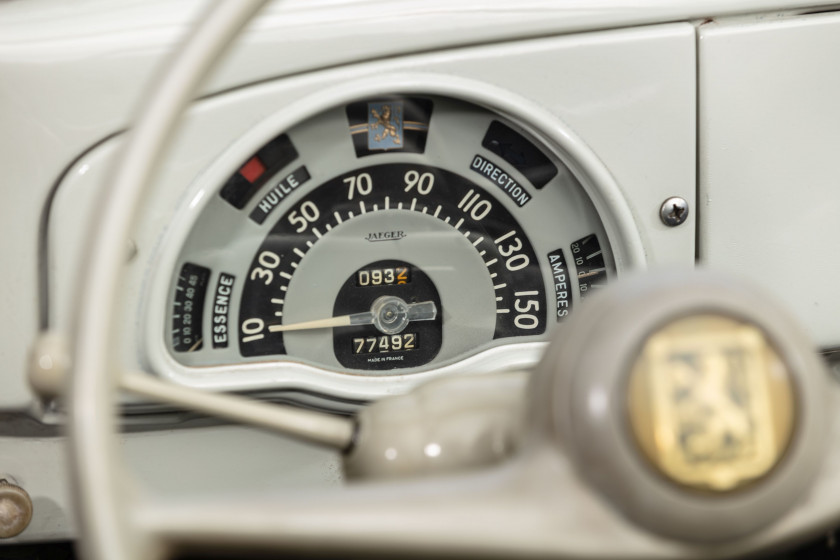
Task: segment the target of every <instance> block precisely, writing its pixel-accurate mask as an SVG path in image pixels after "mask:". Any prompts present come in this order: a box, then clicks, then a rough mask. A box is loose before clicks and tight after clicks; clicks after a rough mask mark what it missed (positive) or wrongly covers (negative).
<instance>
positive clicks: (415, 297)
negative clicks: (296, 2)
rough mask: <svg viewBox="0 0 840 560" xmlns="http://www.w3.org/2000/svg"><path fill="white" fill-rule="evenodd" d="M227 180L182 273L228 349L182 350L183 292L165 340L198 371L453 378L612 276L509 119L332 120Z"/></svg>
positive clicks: (559, 186)
mask: <svg viewBox="0 0 840 560" xmlns="http://www.w3.org/2000/svg"><path fill="white" fill-rule="evenodd" d="M220 183H221V184H222V186H221V187H220V188H219V189H218V195H217V196H216V197H214V198H213V200H212V201H211V202H210V203H209V204H208V205H207V207H206V208H205V209H204V211H203V213H202V215H201V216H200V218H199V219H198V220H197V221H196V225H195V227H194V229H193V231H192V233H191V235H190V237H189V239H188V241H187V243H186V244H185V246H184V248H183V249H182V261H181V262H183V263H191V264H190V265H189V267H192V268H187V265H186V264H185V265H183V266H184V267H185V268H184V270H186V271H187V272H190V271H194V270H199V271H201V270H204V271H206V273H205V272H202V274H200V276H201V279H200V280H201V284H202V286H205V290H206V286H214V287H215V288H214V290H215V291H213V292H211V294H209V295H208V296H207V297H206V298H205V299H206V300H207V302H206V303H205V304H204V305H205V306H206V307H208V308H210V310H209V311H207V312H205V313H204V314H203V315H202V314H201V313H200V312H199V313H198V314H197V315H195V317H196V318H197V319H198V320H203V321H204V322H205V323H206V325H205V328H204V332H206V333H208V336H209V334H210V333H215V334H218V333H220V334H219V336H220V337H222V338H223V339H224V343H221V342H220V343H219V344H216V343H215V339H214V343H213V344H212V345H211V344H204V345H201V344H199V345H197V346H196V344H195V342H193V343H192V344H187V342H185V341H184V340H183V338H181V339H179V338H176V337H177V333H174V330H173V329H176V328H177V327H178V326H180V325H181V324H180V323H178V322H177V319H176V318H175V315H176V314H177V313H176V311H177V308H178V306H179V305H183V304H184V300H183V297H184V296H182V295H180V291H179V288H180V287H182V285H183V284H184V282H185V281H184V280H179V279H176V281H174V282H173V299H172V304H171V305H172V309H171V316H172V317H173V319H172V320H171V322H170V324H171V325H172V326H171V328H170V331H172V332H170V333H169V334H170V338H169V339H170V340H172V341H173V342H172V350H173V351H174V355H175V356H176V357H177V358H178V359H179V360H180V361H182V363H184V364H185V365H188V366H202V365H222V364H226V363H227V364H234V363H239V364H244V365H245V366H247V364H248V363H250V362H265V361H279V362H284V363H302V364H308V365H315V366H319V367H321V368H324V369H328V370H334V371H340V372H348V373H365V372H368V373H369V374H377V375H381V374H383V373H388V372H393V373H411V372H414V371H425V370H428V369H430V368H432V369H433V368H435V367H443V366H448V365H452V364H454V363H457V362H458V361H460V360H463V359H465V358H468V357H470V356H472V355H474V354H476V353H478V352H482V351H484V350H488V349H491V348H494V347H501V348H506V347H510V348H512V349H515V348H516V344H518V343H520V342H532V341H540V340H545V337H546V336H547V333H548V331H549V328H550V326H551V325H553V324H556V323H557V322H559V321H562V320H563V319H564V318H565V317H566V316H567V315H568V314H569V313H570V312H571V310H572V306H573V303H574V301H575V300H576V299H579V298H580V296H581V290H585V291H588V290H590V289H591V287H592V286H593V285H594V284H597V283H599V282H601V281H602V280H604V279H606V277H607V276H608V275H609V274H612V273H613V272H612V271H613V270H614V265H613V259H612V254H611V252H610V248H609V246H608V245H606V244H602V243H601V241H599V239H600V240H606V236H605V234H604V230H603V226H602V224H601V221H600V219H599V218H598V215H597V213H596V212H595V210H594V208H593V206H592V204H591V202H590V201H589V199H588V197H587V196H586V194H585V192H584V190H583V189H582V188H581V186H580V185H579V184H578V182H577V181H576V179H575V178H574V176H572V174H571V173H570V172H569V171H568V168H567V167H566V166H565V165H564V164H563V163H562V161H560V160H559V158H557V157H556V156H555V155H554V153H553V152H552V151H551V150H550V149H549V148H547V147H546V146H543V145H541V144H540V143H539V142H537V141H535V140H534V139H533V138H532V137H530V136H529V135H528V134H527V133H526V132H524V130H523V129H522V128H521V127H519V126H517V125H516V124H515V123H512V122H509V121H506V120H504V119H502V118H501V117H499V116H497V115H495V114H493V113H491V112H489V111H487V110H485V109H481V108H479V107H476V106H473V105H469V104H466V103H461V102H457V101H453V100H449V99H444V98H433V97H398V96H382V97H377V98H374V99H368V100H360V101H355V102H352V103H350V104H348V105H346V106H344V107H338V108H336V109H334V110H331V111H327V112H325V113H324V114H323V115H321V116H319V117H316V118H314V119H312V120H311V121H307V122H305V123H302V124H301V125H299V126H298V127H295V128H294V129H292V130H289V131H278V134H277V136H276V137H275V138H274V139H273V140H272V141H271V142H269V143H268V144H267V145H265V146H263V147H262V148H259V149H258V150H256V151H255V152H254V154H253V155H252V156H251V157H250V158H248V159H247V160H245V161H244V162H241V165H240V166H239V168H238V170H237V171H236V173H234V174H233V175H232V176H231V177H229V178H228V179H227V180H225V181H221V182H220ZM593 255H594V256H593ZM567 257H568V258H570V259H574V260H573V262H567ZM580 257H583V258H584V260H583V261H581V260H580ZM179 278H180V277H179ZM220 290H221V292H220ZM222 292H223V293H222ZM179 298H180V299H179ZM198 303H199V302H198V301H197V300H196V301H191V303H190V305H191V306H194V305H196V304H198ZM217 331H218V333H217ZM193 332H196V331H195V330H194V331H193ZM197 332H199V333H200V332H201V330H200V329H199V330H198V331H197ZM182 336H183V335H182ZM220 340H222V339H221V338H220Z"/></svg>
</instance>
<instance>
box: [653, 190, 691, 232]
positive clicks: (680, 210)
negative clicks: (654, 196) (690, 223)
mask: <svg viewBox="0 0 840 560" xmlns="http://www.w3.org/2000/svg"><path fill="white" fill-rule="evenodd" d="M659 217H660V218H662V223H663V224H665V225H666V226H668V227H676V226H678V225H680V224H681V223H683V222H684V221H685V220H686V219H687V218H688V202H686V201H685V199H684V198H682V197H679V196H672V197H671V198H669V199H667V200H666V201H665V202H663V203H662V206H661V207H660V208H659Z"/></svg>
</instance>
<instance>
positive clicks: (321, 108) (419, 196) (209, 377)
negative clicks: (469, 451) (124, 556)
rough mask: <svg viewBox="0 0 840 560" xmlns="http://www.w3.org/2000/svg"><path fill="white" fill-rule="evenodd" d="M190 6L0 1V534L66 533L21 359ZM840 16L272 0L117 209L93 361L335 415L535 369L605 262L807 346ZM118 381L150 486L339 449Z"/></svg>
mask: <svg viewBox="0 0 840 560" xmlns="http://www.w3.org/2000/svg"><path fill="white" fill-rule="evenodd" d="M206 8H207V4H206V3H205V2H200V1H196V2H185V3H179V4H178V5H170V3H166V2H134V1H129V0H123V1H120V2H101V1H96V0H86V1H85V2H82V3H80V4H79V5H78V6H76V7H74V8H72V9H71V8H68V7H67V6H65V5H63V4H62V3H59V2H51V1H49V0H40V1H36V2H9V3H5V4H3V5H0V37H3V39H2V41H0V76H4V78H3V79H2V81H3V85H2V88H0V89H2V91H3V96H4V99H5V102H4V103H2V104H0V122H2V123H4V126H3V132H2V133H0V146H2V149H0V168H2V169H4V171H5V176H6V178H7V181H6V182H4V186H3V193H4V196H5V197H6V200H7V202H6V204H4V205H3V209H2V217H1V218H0V222H2V224H3V226H2V227H3V235H2V236H0V237H1V238H2V239H0V254H2V256H3V259H4V262H5V263H6V266H5V267H4V282H3V286H4V290H3V291H4V293H3V296H2V297H0V309H2V315H3V316H4V317H6V318H7V323H6V326H5V327H4V337H3V340H2V341H0V358H2V362H0V367H2V370H0V379H2V381H3V385H4V391H3V392H2V394H0V478H6V479H8V480H10V481H11V482H14V483H15V484H17V485H19V486H21V487H22V488H25V489H26V490H27V492H28V493H29V495H30V496H32V498H33V502H34V504H35V507H34V509H33V511H34V514H33V517H32V520H31V522H30V523H29V524H28V526H27V528H26V529H25V530H24V531H23V532H22V533H21V534H20V535H15V536H13V537H11V538H8V539H0V547H2V546H4V545H10V546H11V545H18V544H21V543H44V542H50V541H55V540H72V539H74V538H75V537H76V536H77V534H78V530H79V529H78V526H77V521H76V519H77V517H76V516H77V513H76V512H75V511H74V509H73V506H72V503H71V502H72V497H71V495H72V493H71V482H70V480H71V478H70V476H71V474H70V473H71V467H70V462H69V460H68V459H67V455H66V448H67V445H68V443H67V438H66V434H65V427H66V425H67V411H68V403H67V400H66V398H65V397H64V395H59V396H58V397H57V398H55V397H56V396H55V395H45V394H44V393H39V392H38V391H37V390H34V389H33V388H32V387H31V386H30V384H29V381H28V375H29V372H30V371H31V367H30V364H29V360H30V357H29V354H28V352H29V351H30V350H31V349H32V348H33V347H34V346H35V345H36V343H37V340H38V336H39V334H38V333H43V332H51V333H59V334H61V333H71V332H72V329H73V328H74V320H75V318H76V317H77V316H78V315H79V314H80V313H81V314H84V313H85V311H84V310H83V309H81V310H80V309H79V308H78V305H79V298H78V296H77V294H78V293H79V292H80V291H81V289H82V286H81V285H80V282H82V280H81V278H82V275H81V271H82V270H83V269H84V266H85V263H86V262H87V261H86V258H87V257H86V255H87V251H88V250H89V248H90V245H91V241H90V239H91V237H90V236H91V235H96V233H95V231H96V227H97V224H99V223H100V220H101V215H100V214H99V212H101V209H102V206H103V202H102V201H103V200H104V199H105V198H106V197H107V196H109V185H110V183H109V181H110V179H111V177H112V176H113V174H114V169H113V167H114V165H118V164H119V162H120V161H121V160H120V156H121V154H122V153H123V151H124V150H125V148H126V142H127V139H128V138H129V137H130V133H131V128H132V119H133V118H135V115H136V109H137V107H138V106H141V105H142V103H143V101H144V96H145V95H147V93H146V92H147V91H148V89H147V88H148V87H149V84H151V83H154V81H155V79H156V76H159V73H160V72H161V65H162V64H163V61H165V60H166V59H167V57H168V56H169V55H170V53H172V52H173V50H174V49H175V47H176V46H177V44H179V41H180V38H181V37H182V36H183V34H184V33H185V32H186V31H187V30H188V29H189V28H191V27H192V26H193V25H194V23H195V21H196V20H197V19H198V18H199V16H200V14H201V13H202V12H203V11H204V10H205V9H206ZM834 8H835V7H834V6H833V5H832V4H831V3H830V2H817V1H812V2H798V3H797V2H781V1H773V2H771V1H767V2H757V1H744V2H712V3H707V4H706V5H704V6H702V7H697V6H694V5H692V4H691V3H688V2H681V1H672V2H651V3H645V4H642V5H640V6H637V5H631V4H630V3H627V2H620V1H613V2H598V3H594V4H592V5H586V6H583V5H580V4H579V3H575V2H557V3H552V2H529V3H525V4H523V5H517V6H507V5H503V4H502V3H483V2H464V3H445V2H431V3H421V2H411V1H406V2H402V1H401V2H331V1H327V0H324V1H318V2H314V3H312V2H309V3H307V2H288V3H276V5H275V4H271V5H270V6H269V7H268V8H267V9H266V10H265V12H264V13H263V14H261V15H260V16H259V17H258V18H257V19H256V21H255V22H254V23H253V24H252V25H251V26H250V27H248V28H247V29H246V31H245V32H243V35H242V37H241V38H240V39H239V41H238V42H237V43H236V44H235V46H234V47H233V48H232V50H231V51H230V52H229V53H228V54H226V55H225V57H224V58H222V59H221V60H220V61H219V65H218V68H217V69H216V71H215V72H214V74H213V75H212V77H211V79H210V80H209V81H208V82H206V83H205V84H204V85H203V86H202V90H201V92H200V95H199V96H198V97H197V99H195V101H194V102H193V103H192V104H191V105H190V106H189V107H188V108H187V109H186V111H185V113H184V115H183V117H182V122H181V125H180V128H179V130H178V133H177V135H176V136H175V137H174V138H173V139H172V141H171V142H170V143H169V145H167V146H166V148H165V156H164V161H163V164H162V165H161V167H160V169H159V170H158V171H157V172H156V174H155V175H154V177H153V180H152V181H151V183H150V186H149V189H148V192H147V196H146V199H145V200H144V201H143V204H142V207H141V208H139V209H138V210H139V215H140V219H139V220H138V221H137V223H136V224H134V225H133V226H132V233H131V237H130V241H129V242H128V243H127V245H126V251H125V252H126V257H125V262H124V263H123V268H124V270H125V275H124V280H123V283H122V284H121V285H120V289H119V298H118V300H119V301H118V307H119V309H118V313H119V316H120V320H119V321H118V323H117V324H118V332H116V334H115V336H114V344H115V347H114V348H111V351H112V352H113V354H114V355H115V356H116V362H117V363H118V364H119V365H120V367H122V368H123V369H125V370H128V371H142V372H145V373H144V374H143V375H148V376H150V377H153V378H157V379H162V380H165V381H166V382H168V383H172V384H174V385H175V386H180V387H184V388H189V389H199V390H203V391H208V392H220V393H221V392H230V393H237V394H242V395H248V396H250V397H253V398H255V399H256V400H258V401H263V402H267V403H283V404H290V405H292V406H294V407H299V408H302V409H308V410H315V411H320V412H328V413H331V414H336V415H340V416H351V415H354V414H358V413H359V411H362V410H364V409H365V407H367V406H368V405H369V403H372V402H376V401H379V400H380V399H383V398H387V397H398V396H400V395H406V394H409V393H410V392H411V391H413V390H415V389H417V388H418V387H421V386H423V385H424V384H426V383H428V382H430V381H434V380H438V381H440V380H447V379H450V378H458V377H459V376H466V377H470V376H479V375H486V374H496V373H499V372H508V371H512V370H527V369H530V368H533V367H534V366H535V364H537V363H538V361H539V360H540V357H541V356H542V353H543V352H544V350H545V348H546V346H547V343H548V341H549V340H551V339H552V337H553V336H554V335H555V333H556V332H558V330H559V329H561V328H562V327H563V326H564V325H566V324H567V323H568V321H569V319H570V317H572V316H574V315H575V314H577V313H579V312H581V310H583V311H584V312H585V310H586V309H588V302H587V300H588V299H589V298H590V296H593V294H597V293H598V292H599V291H602V290H604V289H605V288H606V287H607V286H608V285H609V284H612V283H613V282H615V281H617V280H621V279H623V278H625V277H632V276H633V275H634V274H636V273H639V272H640V271H642V270H651V271H654V272H656V271H659V270H691V269H694V268H710V269H715V270H720V271H726V272H728V273H731V274H734V275H736V276H740V277H743V278H745V279H747V280H749V281H751V282H753V283H755V284H756V285H758V286H760V288H761V289H762V290H764V291H766V292H768V293H770V294H772V295H773V296H775V297H776V298H777V301H778V302H779V305H780V306H782V307H784V308H786V309H789V310H790V311H791V312H792V314H793V315H794V316H795V318H796V320H797V321H798V322H800V323H801V324H802V325H803V326H804V329H805V331H806V332H807V334H808V336H809V337H810V339H811V341H812V343H813V344H814V345H815V346H816V347H817V348H818V349H819V350H820V351H822V352H823V353H824V355H826V356H830V355H831V352H832V351H833V349H834V348H835V347H837V346H838V345H840V328H838V326H837V321H836V317H837V312H838V311H840V296H838V294H837V292H836V282H835V281H834V279H835V278H836V277H837V274H838V271H840V267H838V265H837V259H834V258H832V257H831V255H830V253H831V239H833V238H835V237H837V236H838V235H840V224H839V223H838V221H837V220H836V219H835V218H834V217H835V216H836V215H837V214H836V213H837V211H838V210H840V197H838V196H837V194H836V183H837V178H836V171H835V166H834V162H835V161H836V153H837V149H838V148H840V134H838V133H837V130H840V109H838V106H837V103H836V98H837V93H838V92H840V77H838V75H837V73H836V72H834V71H833V64H832V62H831V59H832V57H831V56H826V54H825V53H836V52H840V39H838V37H840V33H838V30H840V16H838V15H837V13H836V12H835V11H833V10H834ZM797 263H799V264H797ZM806 263H807V264H806ZM119 404H120V407H121V412H122V416H121V422H122V428H121V431H120V434H119V436H118V437H119V446H120V453H121V454H122V455H123V456H124V458H125V461H126V462H127V463H128V464H130V465H131V468H132V471H133V473H132V476H134V477H135V478H136V480H137V482H138V484H140V485H143V486H144V487H145V488H147V489H148V492H149V493H150V494H153V495H161V496H175V497H185V498H192V499H203V498H206V497H207V496H213V495H217V494H219V493H220V492H221V493H222V494H227V493H233V492H234V491H240V492H243V493H245V494H246V495H262V494H272V493H275V492H282V491H287V490H289V489H293V490H296V491H297V490H300V489H301V488H303V489H314V490H323V489H325V488H332V487H338V486H342V485H344V484H345V482H344V480H343V478H344V477H343V475H342V471H341V458H340V455H338V454H336V453H334V452H331V451H327V450H323V449H318V448H313V447H310V446H307V445H304V444H301V443H299V442H297V441H294V440H293V439H287V438H283V437H280V436H275V435H270V434H267V433H264V432H261V431H258V430H254V429H250V428H246V427H240V426H234V425H230V424H227V423H223V422H219V421H216V420H212V419H208V418H207V417H205V416H202V415H200V414H197V413H192V412H185V411H184V410H182V409H180V408H178V407H173V406H170V405H165V404H161V403H155V402H151V401H150V400H149V399H145V398H141V397H137V396H130V395H123V396H121V397H120V403H119ZM465 407H466V405H465ZM242 457H247V458H248V460H247V461H243V460H241V458H242ZM383 515H385V513H384V510H383ZM669 546H670V545H669ZM576 550H578V552H580V550H583V549H576ZM664 550H665V552H664V553H663V554H664V555H665V556H671V555H673V556H677V555H680V554H681V552H680V551H679V550H677V549H675V548H667V547H666V548H665V549H664ZM734 552H738V550H735V551H734ZM734 552H733V553H734ZM0 553H2V548H0ZM0 555H2V554H0Z"/></svg>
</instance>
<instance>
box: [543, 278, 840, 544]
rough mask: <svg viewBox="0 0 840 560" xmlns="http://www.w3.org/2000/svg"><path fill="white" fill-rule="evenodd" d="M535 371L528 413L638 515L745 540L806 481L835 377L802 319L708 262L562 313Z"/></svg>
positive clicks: (675, 531) (701, 537)
mask: <svg viewBox="0 0 840 560" xmlns="http://www.w3.org/2000/svg"><path fill="white" fill-rule="evenodd" d="M564 335H565V336H564V337H562V338H558V339H557V342H556V343H555V344H553V345H552V346H551V347H550V348H549V350H548V351H547V352H546V354H545V357H544V359H543V361H542V362H541V363H540V365H539V366H538V367H537V370H536V371H535V377H534V378H533V380H532V386H531V398H532V406H531V410H532V411H533V412H532V419H531V421H532V424H533V425H534V427H535V429H537V430H539V431H540V432H541V433H542V434H544V435H547V436H548V437H550V438H553V439H554V440H555V441H556V442H557V448H558V449H561V450H563V451H564V452H565V453H568V455H569V457H570V458H571V459H572V461H573V462H574V463H575V465H576V467H577V468H578V471H579V473H580V475H581V477H582V478H584V479H586V480H587V482H588V483H589V484H590V485H592V486H593V487H594V488H595V489H597V490H598V491H599V492H600V493H601V494H602V495H603V496H604V497H605V498H606V499H607V500H609V501H610V502H611V503H612V504H613V505H614V507H615V508H616V509H617V510H618V511H619V512H621V513H622V514H623V515H624V516H625V517H627V518H628V519H630V520H632V521H633V522H634V523H637V524H639V525H642V526H644V527H646V528H648V529H650V530H652V531H654V532H657V533H660V534H662V535H666V536H668V537H671V538H678V539H683V540H686V541H695V542H717V541H724V540H727V539H734V538H743V537H745V536H746V535H749V534H750V533H753V532H755V531H758V530H760V529H762V528H764V527H766V526H768V525H769V524H770V523H772V522H774V521H776V520H778V519H779V518H781V517H782V516H783V515H785V514H786V513H787V512H789V511H790V510H791V507H792V505H793V504H795V503H796V502H797V501H798V500H800V499H802V498H803V497H804V496H805V495H806V494H807V492H808V490H809V489H810V487H811V484H812V482H813V481H814V479H815V477H816V474H817V472H818V471H819V469H820V468H821V466H822V463H823V457H824V455H825V450H826V444H825V430H826V426H827V425H830V424H831V422H832V414H833V410H832V407H831V402H832V401H831V399H832V398H834V397H833V396H832V395H834V394H835V391H836V388H835V387H834V386H833V385H832V384H831V378H830V376H829V374H828V372H827V371H826V368H825V365H824V364H823V363H822V361H821V359H820V357H819V356H818V354H817V353H816V352H815V351H814V348H813V345H812V344H811V342H810V341H809V340H808V337H807V335H806V334H805V333H804V331H803V330H802V329H801V327H799V326H797V324H796V320H795V319H794V318H792V317H790V316H789V315H787V314H786V313H785V312H784V311H782V310H781V309H780V305H779V304H778V303H777V302H775V301H773V300H772V299H771V298H770V297H769V296H766V295H765V294H763V293H762V292H761V291H760V290H759V289H756V288H753V287H751V286H745V285H742V284H740V283H739V282H738V281H736V280H734V279H732V278H728V277H725V276H720V275H717V274H714V273H711V272H708V271H697V272H689V271H672V272H669V273H666V272H660V273H659V274H657V275H655V276H654V275H649V276H642V275H639V276H636V277H630V278H628V279H625V280H623V281H621V282H616V283H614V284H613V285H612V286H611V287H608V288H605V289H604V290H603V291H602V292H601V293H600V294H599V297H597V298H596V297H595V296H593V297H592V299H591V301H589V300H588V301H587V302H586V303H585V304H584V306H583V307H582V309H581V310H580V312H578V313H577V314H576V315H575V316H574V317H572V318H570V320H569V322H568V323H566V324H564Z"/></svg>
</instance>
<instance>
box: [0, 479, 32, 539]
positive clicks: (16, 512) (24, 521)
mask: <svg viewBox="0 0 840 560" xmlns="http://www.w3.org/2000/svg"><path fill="white" fill-rule="evenodd" d="M31 520H32V500H31V499H30V497H29V494H27V493H26V490H24V489H23V488H21V487H20V486H17V485H15V484H11V483H10V482H8V481H7V480H0V539H8V538H11V537H16V536H17V535H19V534H21V533H22V532H23V530H24V529H26V528H27V527H28V526H29V522H30V521H31Z"/></svg>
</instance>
